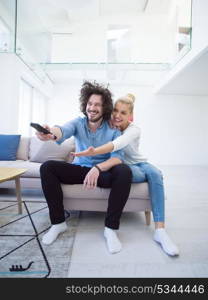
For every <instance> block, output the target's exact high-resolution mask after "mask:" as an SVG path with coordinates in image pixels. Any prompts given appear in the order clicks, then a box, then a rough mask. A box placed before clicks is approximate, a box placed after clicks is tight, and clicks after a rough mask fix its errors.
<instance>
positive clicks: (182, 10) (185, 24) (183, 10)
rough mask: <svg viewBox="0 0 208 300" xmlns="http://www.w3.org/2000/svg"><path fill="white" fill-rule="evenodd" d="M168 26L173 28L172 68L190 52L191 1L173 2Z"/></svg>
mask: <svg viewBox="0 0 208 300" xmlns="http://www.w3.org/2000/svg"><path fill="white" fill-rule="evenodd" d="M170 26H171V27H172V28H175V32H174V35H173V38H172V41H173V44H172V59H171V60H170V63H171V64H172V66H173V65H174V64H176V63H177V62H178V61H179V60H180V59H181V58H182V57H184V55H186V54H187V53H188V52H189V51H190V50H191V38H192V0H174V1H173V3H172V6H171V10H170Z"/></svg>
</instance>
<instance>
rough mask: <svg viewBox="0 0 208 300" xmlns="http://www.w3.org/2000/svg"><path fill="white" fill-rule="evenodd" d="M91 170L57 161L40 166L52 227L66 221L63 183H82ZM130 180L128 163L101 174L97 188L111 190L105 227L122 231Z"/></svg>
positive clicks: (50, 161) (130, 174)
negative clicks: (122, 218)
mask: <svg viewBox="0 0 208 300" xmlns="http://www.w3.org/2000/svg"><path fill="white" fill-rule="evenodd" d="M90 169H91V168H87V167H82V166H79V165H73V164H70V163H66V162H60V161H54V160H49V161H46V162H45V163H43V164H42V165H41V167H40V174H41V183H42V188H43V192H44V195H45V198H46V201H47V203H48V208H49V215H50V219H51V223H52V224H59V223H62V222H64V221H65V216H64V206H63V192H62V189H61V183H63V184H82V183H83V181H84V178H85V176H86V174H87V173H88V172H89V170H90ZM131 179H132V173H131V170H130V168H129V167H128V166H127V165H125V164H119V165H117V166H114V167H112V168H111V169H110V170H109V171H107V172H102V173H101V174H100V175H99V177H98V184H97V185H98V186H99V187H103V188H110V187H111V192H110V195H109V198H108V209H107V214H106V218H105V226H107V227H109V228H112V229H118V228H119V223H120V217H121V214H122V211H123V208H124V206H125V204H126V201H127V199H128V196H129V192H130V188H131ZM86 193H87V190H86Z"/></svg>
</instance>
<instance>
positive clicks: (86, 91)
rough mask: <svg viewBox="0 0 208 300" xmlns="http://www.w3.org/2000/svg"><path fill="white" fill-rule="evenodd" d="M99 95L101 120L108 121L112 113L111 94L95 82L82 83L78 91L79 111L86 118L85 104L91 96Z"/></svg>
mask: <svg viewBox="0 0 208 300" xmlns="http://www.w3.org/2000/svg"><path fill="white" fill-rule="evenodd" d="M93 94H95V95H101V96H102V101H103V119H104V120H110V118H111V113H112V111H113V100H112V93H111V92H110V91H109V89H108V88H107V87H105V86H104V85H101V84H98V83H97V82H96V81H93V82H90V81H84V83H83V84H82V88H81V91H80V98H79V101H80V110H81V112H82V113H83V114H84V115H85V116H87V114H86V106H87V102H88V100H89V98H90V96H91V95H93Z"/></svg>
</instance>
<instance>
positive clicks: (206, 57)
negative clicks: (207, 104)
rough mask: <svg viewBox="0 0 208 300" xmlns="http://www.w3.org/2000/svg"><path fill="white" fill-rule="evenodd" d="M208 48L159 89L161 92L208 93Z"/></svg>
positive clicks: (199, 94)
mask: <svg viewBox="0 0 208 300" xmlns="http://www.w3.org/2000/svg"><path fill="white" fill-rule="evenodd" d="M207 78H208V49H205V50H204V51H203V52H202V53H201V54H200V55H199V56H198V57H197V58H196V59H193V60H192V61H191V62H190V63H189V64H188V65H187V66H186V67H184V68H183V69H182V70H181V71H180V72H179V73H177V74H176V76H174V77H173V78H171V79H170V80H169V81H168V82H165V80H164V84H163V85H162V86H161V87H160V88H159V89H158V90H157V93H159V94H180V95H187V96H189V95H195V96H207V95H208V81H207Z"/></svg>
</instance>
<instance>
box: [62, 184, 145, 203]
mask: <svg viewBox="0 0 208 300" xmlns="http://www.w3.org/2000/svg"><path fill="white" fill-rule="evenodd" d="M61 186H62V190H63V194H64V197H65V198H74V199H83V198H84V199H85V198H89V199H103V198H104V199H108V197H109V193H110V190H111V189H106V188H100V187H96V188H95V189H92V190H86V189H84V188H83V185H80V184H62V185H61ZM148 194H149V191H148V185H147V183H146V182H143V183H140V184H138V183H132V185H131V191H130V195H129V198H133V199H134V198H138V195H139V198H140V199H147V196H148Z"/></svg>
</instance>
